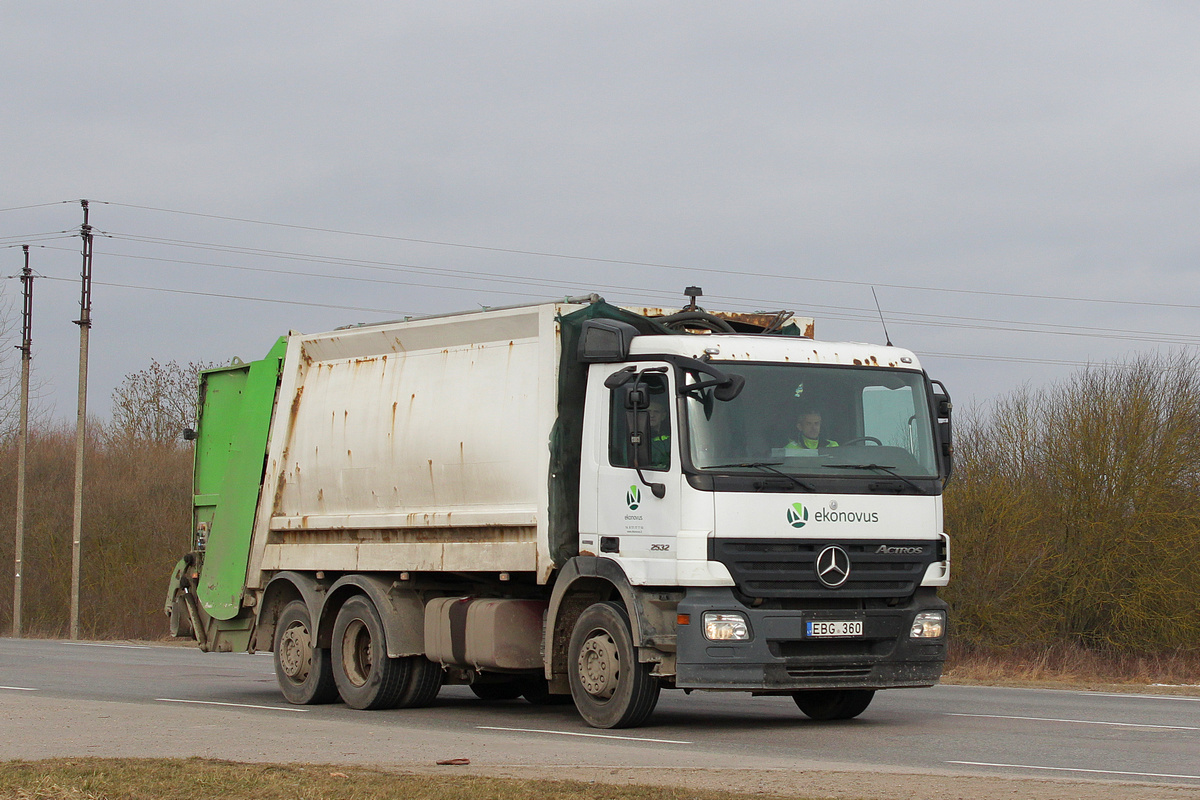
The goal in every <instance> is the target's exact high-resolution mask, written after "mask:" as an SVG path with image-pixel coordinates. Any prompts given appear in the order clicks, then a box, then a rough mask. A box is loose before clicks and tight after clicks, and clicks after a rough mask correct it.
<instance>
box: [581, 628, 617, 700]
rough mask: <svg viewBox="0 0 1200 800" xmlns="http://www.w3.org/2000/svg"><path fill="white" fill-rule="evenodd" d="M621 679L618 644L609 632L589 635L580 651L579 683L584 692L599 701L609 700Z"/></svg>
mask: <svg viewBox="0 0 1200 800" xmlns="http://www.w3.org/2000/svg"><path fill="white" fill-rule="evenodd" d="M620 679H621V658H620V654H619V652H618V651H617V644H616V642H614V641H613V638H612V636H610V635H609V634H608V631H604V630H596V631H592V633H590V634H588V638H587V640H586V641H585V642H584V643H583V647H582V648H581V649H580V651H579V682H580V683H581V684H582V685H583V688H584V691H586V692H587V693H588V694H589V695H591V696H592V697H594V698H596V699H597V700H607V699H609V698H610V697H612V696H613V693H614V692H615V691H616V690H617V683H618V681H620Z"/></svg>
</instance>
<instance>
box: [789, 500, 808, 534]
mask: <svg viewBox="0 0 1200 800" xmlns="http://www.w3.org/2000/svg"><path fill="white" fill-rule="evenodd" d="M787 521H788V525H791V526H792V527H793V528H803V527H804V524H805V523H806V522H808V509H807V508H805V507H804V503H792V507H791V508H789V509H788V510H787Z"/></svg>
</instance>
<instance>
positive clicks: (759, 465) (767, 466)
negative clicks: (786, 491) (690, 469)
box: [704, 461, 816, 492]
mask: <svg viewBox="0 0 1200 800" xmlns="http://www.w3.org/2000/svg"><path fill="white" fill-rule="evenodd" d="M782 465H783V462H782V461H747V462H743V463H738V464H714V465H712V466H711V467H705V468H704V469H728V468H729V467H749V468H751V469H761V470H766V471H767V472H773V473H775V474H776V475H778V476H779V477H781V478H787V479H788V480H789V481H791V482H792V484H793V485H794V486H798V487H799V488H801V489H803V490H804V491H806V492H815V491H816V489H814V488H813V487H812V486H810V485H809V484H807V483H805V482H804V481H802V480H800V479H799V478H797V477H796V476H795V475H788V474H787V473H786V472H784V471H783V470H778V469H775V468H776V467H779V466H782Z"/></svg>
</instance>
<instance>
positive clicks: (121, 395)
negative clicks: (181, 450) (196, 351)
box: [110, 360, 212, 444]
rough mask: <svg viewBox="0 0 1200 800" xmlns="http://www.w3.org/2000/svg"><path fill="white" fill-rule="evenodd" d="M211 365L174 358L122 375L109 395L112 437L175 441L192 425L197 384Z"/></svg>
mask: <svg viewBox="0 0 1200 800" xmlns="http://www.w3.org/2000/svg"><path fill="white" fill-rule="evenodd" d="M210 366H212V365H211V364H203V363H199V362H196V361H191V362H188V363H187V364H186V365H181V364H179V362H177V361H168V362H167V363H165V364H160V363H159V362H158V361H154V360H152V361H151V362H150V366H148V367H146V368H145V369H143V370H139V371H138V372H131V373H129V374H128V375H126V376H125V378H124V380H122V381H121V385H120V386H118V387H117V388H116V389H115V390H114V391H113V394H112V400H113V416H112V423H111V428H110V433H111V435H113V436H114V437H118V438H128V439H140V440H144V441H150V442H156V443H159V444H170V443H179V442H180V441H181V437H182V434H183V431H184V429H185V428H189V427H192V426H194V425H195V424H196V402H197V394H196V392H197V385H198V382H199V374H200V371H201V370H204V369H208V368H209V367H210Z"/></svg>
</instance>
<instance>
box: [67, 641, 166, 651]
mask: <svg viewBox="0 0 1200 800" xmlns="http://www.w3.org/2000/svg"><path fill="white" fill-rule="evenodd" d="M63 644H65V645H68V646H70V647H116V648H119V649H121V650H150V649H151V648H150V645H146V644H100V643H99V642H63Z"/></svg>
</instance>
